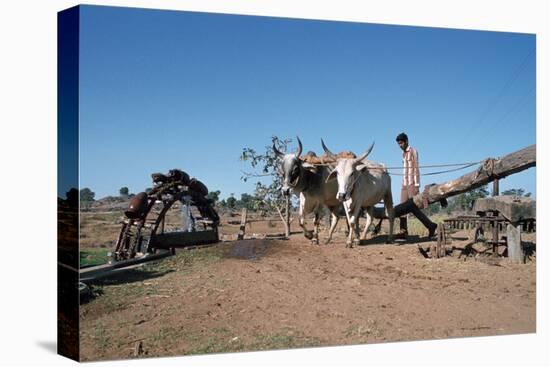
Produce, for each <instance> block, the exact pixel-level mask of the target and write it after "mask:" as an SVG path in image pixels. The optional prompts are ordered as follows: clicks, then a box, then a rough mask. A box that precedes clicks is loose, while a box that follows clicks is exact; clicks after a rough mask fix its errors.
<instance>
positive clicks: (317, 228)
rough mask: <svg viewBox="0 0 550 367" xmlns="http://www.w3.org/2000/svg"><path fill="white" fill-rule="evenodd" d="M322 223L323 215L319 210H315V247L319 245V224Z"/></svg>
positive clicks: (313, 242)
mask: <svg viewBox="0 0 550 367" xmlns="http://www.w3.org/2000/svg"><path fill="white" fill-rule="evenodd" d="M320 222H321V213H320V212H319V210H318V209H317V210H315V218H314V219H313V238H312V240H311V243H312V244H313V245H318V244H319V224H320Z"/></svg>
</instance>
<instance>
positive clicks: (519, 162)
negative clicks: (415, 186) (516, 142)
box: [413, 144, 536, 208]
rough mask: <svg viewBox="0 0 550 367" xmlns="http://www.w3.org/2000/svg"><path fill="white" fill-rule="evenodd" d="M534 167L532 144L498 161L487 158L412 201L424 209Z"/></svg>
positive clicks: (533, 148) (426, 190)
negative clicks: (461, 174) (429, 205)
mask: <svg viewBox="0 0 550 367" xmlns="http://www.w3.org/2000/svg"><path fill="white" fill-rule="evenodd" d="M535 165H536V145H534V144H533V145H531V146H528V147H526V148H523V149H521V150H518V151H516V152H514V153H510V154H508V155H505V156H504V157H502V158H499V159H492V158H487V159H486V160H485V161H484V162H483V163H482V164H481V165H480V166H479V168H478V169H477V170H475V171H473V172H470V173H468V174H465V175H463V176H461V177H459V178H457V179H455V180H451V181H447V182H445V183H442V184H436V185H430V186H426V188H425V190H424V192H423V193H420V194H418V195H416V196H415V197H414V198H413V200H414V203H415V204H416V205H417V206H418V207H420V208H425V207H427V205H428V204H431V203H435V202H438V201H440V200H442V199H445V198H448V197H450V196H454V195H458V194H462V193H464V192H467V191H470V190H473V189H476V188H478V187H481V186H483V185H486V184H488V183H489V182H491V181H494V180H497V179H500V178H503V177H506V176H509V175H511V174H514V173H517V172H521V171H524V170H526V169H528V168H531V167H534V166H535Z"/></svg>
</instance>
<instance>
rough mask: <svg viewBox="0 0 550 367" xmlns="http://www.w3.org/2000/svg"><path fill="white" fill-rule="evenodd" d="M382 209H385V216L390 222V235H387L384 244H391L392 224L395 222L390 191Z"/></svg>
mask: <svg viewBox="0 0 550 367" xmlns="http://www.w3.org/2000/svg"><path fill="white" fill-rule="evenodd" d="M384 207H385V208H386V216H387V217H388V220H389V221H390V234H389V235H388V239H387V241H386V243H393V222H394V220H395V211H394V209H393V198H392V195H391V191H389V192H388V193H387V194H386V197H385V198H384Z"/></svg>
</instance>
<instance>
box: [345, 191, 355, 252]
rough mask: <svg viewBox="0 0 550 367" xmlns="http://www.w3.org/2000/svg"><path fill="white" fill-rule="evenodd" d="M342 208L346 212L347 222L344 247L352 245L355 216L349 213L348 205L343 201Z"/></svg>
mask: <svg viewBox="0 0 550 367" xmlns="http://www.w3.org/2000/svg"><path fill="white" fill-rule="evenodd" d="M344 210H345V212H346V219H347V222H348V239H347V240H346V247H352V242H351V241H352V240H353V227H354V223H355V218H354V217H353V216H352V215H351V213H350V207H349V205H348V203H347V202H344Z"/></svg>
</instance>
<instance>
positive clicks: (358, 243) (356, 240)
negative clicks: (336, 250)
mask: <svg viewBox="0 0 550 367" xmlns="http://www.w3.org/2000/svg"><path fill="white" fill-rule="evenodd" d="M360 244H361V240H359V239H355V240H353V246H359V245H360Z"/></svg>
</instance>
